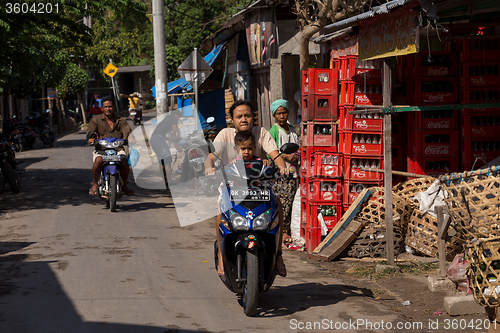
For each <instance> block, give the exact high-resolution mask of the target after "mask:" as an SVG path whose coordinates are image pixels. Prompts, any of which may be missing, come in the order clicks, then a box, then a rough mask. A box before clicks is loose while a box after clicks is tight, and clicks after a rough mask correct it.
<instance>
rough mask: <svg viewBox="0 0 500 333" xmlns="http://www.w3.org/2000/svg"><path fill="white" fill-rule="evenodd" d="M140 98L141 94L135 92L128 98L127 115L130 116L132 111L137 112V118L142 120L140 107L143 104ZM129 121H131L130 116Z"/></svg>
mask: <svg viewBox="0 0 500 333" xmlns="http://www.w3.org/2000/svg"><path fill="white" fill-rule="evenodd" d="M141 97H142V96H141V94H139V93H138V92H135V93H133V94H132V95H130V96H129V98H128V103H129V107H128V113H129V114H130V113H131V112H133V111H135V112H137V118H142V107H143V106H144V102H143V101H142V99H141ZM130 119H132V116H130Z"/></svg>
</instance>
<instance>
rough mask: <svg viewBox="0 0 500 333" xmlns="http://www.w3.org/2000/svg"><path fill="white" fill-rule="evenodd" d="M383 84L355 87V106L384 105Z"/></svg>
mask: <svg viewBox="0 0 500 333" xmlns="http://www.w3.org/2000/svg"><path fill="white" fill-rule="evenodd" d="M382 87H383V86H382V84H380V83H379V84H372V83H366V84H364V83H357V82H356V84H355V86H354V104H355V105H382V103H383V98H384V95H383V93H382V89H383V88H382Z"/></svg>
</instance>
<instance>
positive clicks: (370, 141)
mask: <svg viewBox="0 0 500 333" xmlns="http://www.w3.org/2000/svg"><path fill="white" fill-rule="evenodd" d="M340 61H341V70H340V72H341V73H342V76H341V78H340V82H341V83H340V86H341V93H340V95H341V97H342V98H341V100H340V103H339V105H340V106H339V110H340V121H339V124H340V134H339V138H340V142H339V150H340V151H341V152H342V154H343V160H344V161H343V164H344V179H343V198H342V202H343V206H344V207H343V208H344V210H347V209H348V208H349V206H350V205H351V203H352V202H353V201H354V200H356V197H357V196H358V195H359V193H360V192H361V191H362V190H363V189H364V188H366V187H372V186H381V185H382V184H383V173H377V172H370V171H363V170H361V169H360V168H361V167H365V168H377V169H381V168H383V167H384V166H383V163H384V158H383V154H384V151H383V124H384V119H383V114H382V113H378V114H371V113H370V114H368V113H367V114H362V115H349V114H348V112H349V111H352V110H354V105H382V102H383V101H382V99H383V94H382V70H381V68H380V67H381V64H382V63H381V61H376V60H375V61H371V60H367V61H358V60H357V56H352V55H350V56H345V57H341V60H340Z"/></svg>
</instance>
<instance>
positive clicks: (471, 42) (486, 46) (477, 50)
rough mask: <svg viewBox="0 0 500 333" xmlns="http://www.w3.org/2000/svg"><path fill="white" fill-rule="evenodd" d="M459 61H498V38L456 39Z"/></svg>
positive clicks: (499, 53) (499, 43)
mask: <svg viewBox="0 0 500 333" xmlns="http://www.w3.org/2000/svg"><path fill="white" fill-rule="evenodd" d="M458 56H459V58H458V59H459V60H460V62H466V61H498V59H500V39H482V40H478V39H463V40H459V41H458Z"/></svg>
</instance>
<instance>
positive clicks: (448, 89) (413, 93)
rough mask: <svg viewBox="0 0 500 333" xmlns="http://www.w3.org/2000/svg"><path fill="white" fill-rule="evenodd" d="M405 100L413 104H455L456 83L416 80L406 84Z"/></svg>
mask: <svg viewBox="0 0 500 333" xmlns="http://www.w3.org/2000/svg"><path fill="white" fill-rule="evenodd" d="M407 98H408V102H409V103H414V104H429V105H439V104H456V103H457V101H458V83H457V81H456V80H450V79H448V80H444V79H437V78H436V79H432V80H420V79H417V80H415V81H412V82H408V85H407Z"/></svg>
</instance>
